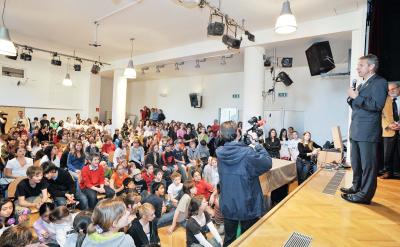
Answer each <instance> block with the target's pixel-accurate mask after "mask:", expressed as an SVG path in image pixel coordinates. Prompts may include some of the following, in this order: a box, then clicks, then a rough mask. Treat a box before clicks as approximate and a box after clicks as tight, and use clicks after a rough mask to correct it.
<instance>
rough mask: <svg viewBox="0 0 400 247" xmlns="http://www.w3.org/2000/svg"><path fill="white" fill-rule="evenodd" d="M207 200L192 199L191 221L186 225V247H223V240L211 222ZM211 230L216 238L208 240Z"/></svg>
mask: <svg viewBox="0 0 400 247" xmlns="http://www.w3.org/2000/svg"><path fill="white" fill-rule="evenodd" d="M207 206H208V203H207V200H206V199H205V198H204V197H202V196H197V197H194V198H192V200H191V201H190V204H189V219H188V221H187V224H186V246H188V247H192V246H199V244H200V245H201V246H205V247H213V246H222V238H221V236H220V235H219V233H218V231H217V229H216V228H215V226H214V224H213V222H212V221H211V217H210V215H209V214H208V213H207V212H206V211H205V210H206V209H207ZM207 230H209V231H210V232H211V234H212V235H213V237H214V238H212V239H210V240H207V238H206V236H205V235H206V232H207Z"/></svg>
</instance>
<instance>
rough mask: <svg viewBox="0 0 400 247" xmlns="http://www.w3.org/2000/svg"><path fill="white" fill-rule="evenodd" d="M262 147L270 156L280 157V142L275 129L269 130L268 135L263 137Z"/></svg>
mask: <svg viewBox="0 0 400 247" xmlns="http://www.w3.org/2000/svg"><path fill="white" fill-rule="evenodd" d="M264 147H265V149H266V150H267V151H268V153H269V155H270V156H271V158H277V159H279V158H280V156H279V150H281V142H280V140H279V139H278V137H277V135H276V130H275V129H270V130H269V132H268V137H267V138H266V139H265V143H264Z"/></svg>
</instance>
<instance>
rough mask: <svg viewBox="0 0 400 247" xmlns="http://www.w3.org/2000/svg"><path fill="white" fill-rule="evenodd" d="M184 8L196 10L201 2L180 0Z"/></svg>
mask: <svg viewBox="0 0 400 247" xmlns="http://www.w3.org/2000/svg"><path fill="white" fill-rule="evenodd" d="M178 1H179V2H180V3H181V4H182V5H183V6H185V7H186V8H194V7H198V6H199V4H200V2H201V1H200V0H178Z"/></svg>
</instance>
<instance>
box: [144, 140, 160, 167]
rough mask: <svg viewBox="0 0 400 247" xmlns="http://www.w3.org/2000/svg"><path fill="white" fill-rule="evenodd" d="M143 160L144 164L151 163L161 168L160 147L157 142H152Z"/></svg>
mask: <svg viewBox="0 0 400 247" xmlns="http://www.w3.org/2000/svg"><path fill="white" fill-rule="evenodd" d="M144 162H145V164H152V165H153V167H155V168H158V169H161V166H162V160H161V154H160V148H159V146H158V145H157V144H154V145H153V146H152V147H150V152H148V153H147V155H146V158H145V160H144Z"/></svg>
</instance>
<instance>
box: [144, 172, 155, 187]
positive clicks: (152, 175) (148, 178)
mask: <svg viewBox="0 0 400 247" xmlns="http://www.w3.org/2000/svg"><path fill="white" fill-rule="evenodd" d="M142 178H143V180H144V181H146V184H147V188H148V191H150V184H151V182H152V181H153V179H154V174H150V175H149V174H147V172H146V171H143V172H142Z"/></svg>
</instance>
